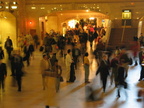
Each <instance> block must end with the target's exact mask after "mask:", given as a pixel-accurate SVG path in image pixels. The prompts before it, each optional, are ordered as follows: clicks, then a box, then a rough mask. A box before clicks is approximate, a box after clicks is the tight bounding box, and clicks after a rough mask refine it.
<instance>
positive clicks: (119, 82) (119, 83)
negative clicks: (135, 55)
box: [117, 60, 128, 98]
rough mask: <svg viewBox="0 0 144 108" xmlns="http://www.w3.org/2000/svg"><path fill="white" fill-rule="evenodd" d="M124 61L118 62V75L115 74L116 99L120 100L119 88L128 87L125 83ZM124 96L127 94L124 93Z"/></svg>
mask: <svg viewBox="0 0 144 108" xmlns="http://www.w3.org/2000/svg"><path fill="white" fill-rule="evenodd" d="M124 63H125V61H124V60H121V61H120V64H119V67H118V74H117V88H118V89H117V98H120V96H121V95H120V90H121V88H122V87H123V88H125V89H127V87H128V85H127V82H126V81H125V79H126V77H127V73H126V69H125V67H124ZM125 96H126V97H127V93H126V91H125Z"/></svg>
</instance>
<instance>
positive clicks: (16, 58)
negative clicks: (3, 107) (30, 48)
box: [11, 50, 24, 92]
mask: <svg viewBox="0 0 144 108" xmlns="http://www.w3.org/2000/svg"><path fill="white" fill-rule="evenodd" d="M14 51H15V52H14V55H13V57H12V58H11V62H12V63H13V64H12V67H13V73H14V78H15V79H16V81H17V85H18V91H19V92H20V91H21V85H22V76H23V71H22V68H23V66H24V64H23V58H22V57H21V56H20V51H19V50H14Z"/></svg>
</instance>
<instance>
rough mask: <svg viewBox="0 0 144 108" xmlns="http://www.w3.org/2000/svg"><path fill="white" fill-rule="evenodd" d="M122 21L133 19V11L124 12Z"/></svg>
mask: <svg viewBox="0 0 144 108" xmlns="http://www.w3.org/2000/svg"><path fill="white" fill-rule="evenodd" d="M122 19H131V10H128V9H126V10H123V11H122Z"/></svg>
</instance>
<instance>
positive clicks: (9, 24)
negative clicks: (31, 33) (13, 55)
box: [0, 11, 17, 47]
mask: <svg viewBox="0 0 144 108" xmlns="http://www.w3.org/2000/svg"><path fill="white" fill-rule="evenodd" d="M8 36H10V38H11V39H12V41H13V46H14V47H16V46H17V45H16V39H17V37H16V18H15V16H14V15H12V14H11V13H9V12H5V11H2V12H0V44H1V46H2V47H4V43H5V41H6V38H7V37H8Z"/></svg>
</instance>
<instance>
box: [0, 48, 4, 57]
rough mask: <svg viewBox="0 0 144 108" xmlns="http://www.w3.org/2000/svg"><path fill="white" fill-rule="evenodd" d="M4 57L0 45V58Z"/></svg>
mask: <svg viewBox="0 0 144 108" xmlns="http://www.w3.org/2000/svg"><path fill="white" fill-rule="evenodd" d="M3 58H4V50H3V49H2V47H0V59H3Z"/></svg>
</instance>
